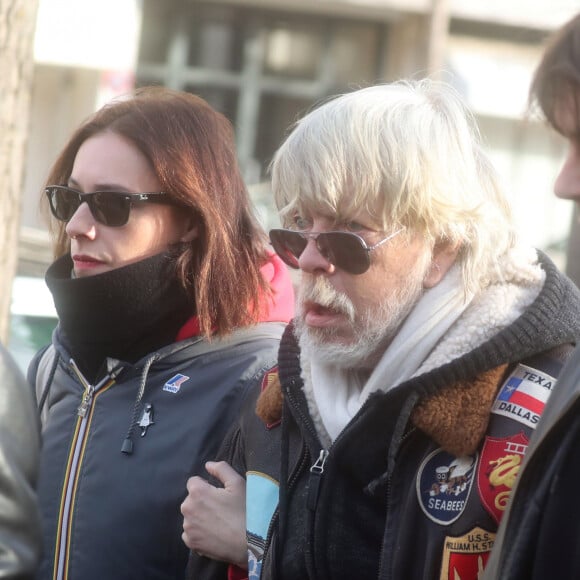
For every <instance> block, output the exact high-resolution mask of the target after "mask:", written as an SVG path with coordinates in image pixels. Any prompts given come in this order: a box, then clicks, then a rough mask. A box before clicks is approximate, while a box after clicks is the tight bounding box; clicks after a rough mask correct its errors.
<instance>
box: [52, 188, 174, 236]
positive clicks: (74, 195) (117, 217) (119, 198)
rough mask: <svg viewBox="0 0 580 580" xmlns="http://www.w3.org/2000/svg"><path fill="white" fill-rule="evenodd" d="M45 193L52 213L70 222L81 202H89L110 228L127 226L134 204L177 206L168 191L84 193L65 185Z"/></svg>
mask: <svg viewBox="0 0 580 580" xmlns="http://www.w3.org/2000/svg"><path fill="white" fill-rule="evenodd" d="M44 192H45V193H46V195H47V196H48V199H49V201H50V211H51V212H52V215H53V216H54V217H55V218H56V219H57V220H60V221H63V222H68V221H69V220H70V219H71V218H72V216H73V215H74V214H75V212H76V211H77V209H79V207H80V205H81V204H82V203H84V202H86V203H87V204H88V206H89V209H90V210H91V213H92V214H93V217H94V218H95V220H97V221H98V222H99V223H101V224H103V225H105V226H110V227H114V228H117V227H121V226H124V225H125V224H126V223H127V221H128V220H129V213H130V212H131V206H132V205H133V204H134V203H163V204H168V205H178V204H177V202H176V201H175V200H173V199H171V198H170V197H169V196H168V195H166V194H165V193H161V192H159V193H122V192H117V191H93V192H92V193H81V192H80V191H77V190H76V189H72V188H70V187H66V186H64V185H49V186H48V187H47V188H46V189H45V190H44Z"/></svg>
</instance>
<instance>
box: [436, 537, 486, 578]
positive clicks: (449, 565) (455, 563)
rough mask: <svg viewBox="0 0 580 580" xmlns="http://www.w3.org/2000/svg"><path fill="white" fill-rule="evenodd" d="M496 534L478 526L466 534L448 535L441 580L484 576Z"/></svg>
mask: <svg viewBox="0 0 580 580" xmlns="http://www.w3.org/2000/svg"><path fill="white" fill-rule="evenodd" d="M494 541H495V534H494V533H492V532H486V531H485V530H484V529H483V528H480V527H476V528H473V529H472V530H471V531H470V532H467V534H465V535H464V536H446V537H445V542H444V547H443V561H442V563H441V576H440V580H462V579H466V578H482V577H483V569H484V567H485V564H486V563H487V559H488V558H489V553H490V552H491V548H492V547H493V543H494Z"/></svg>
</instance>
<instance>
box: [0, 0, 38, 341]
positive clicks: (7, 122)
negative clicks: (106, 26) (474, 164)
mask: <svg viewBox="0 0 580 580" xmlns="http://www.w3.org/2000/svg"><path fill="white" fill-rule="evenodd" d="M37 5H38V4H37V0H0V341H2V342H6V341H7V340H8V332H9V328H10V302H11V295H12V280H13V279H14V275H15V273H16V266H17V262H18V232H19V228H20V199H21V190H22V181H23V179H22V177H23V172H24V160H25V147H26V142H27V136H28V121H29V107H30V92H31V88H32V72H33V66H34V65H33V52H32V51H33V42H34V29H35V24H36V10H37Z"/></svg>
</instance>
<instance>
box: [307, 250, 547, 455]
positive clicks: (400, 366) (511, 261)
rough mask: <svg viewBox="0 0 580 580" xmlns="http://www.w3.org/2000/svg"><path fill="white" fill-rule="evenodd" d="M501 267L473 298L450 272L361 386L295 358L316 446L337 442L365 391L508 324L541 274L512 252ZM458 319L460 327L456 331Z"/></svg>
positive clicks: (534, 291)
mask: <svg viewBox="0 0 580 580" xmlns="http://www.w3.org/2000/svg"><path fill="white" fill-rule="evenodd" d="M505 266H506V267H505V268H504V274H505V278H504V279H502V280H498V281H495V282H496V283H495V284H493V283H492V284H490V286H489V287H488V288H486V289H485V290H484V291H483V292H482V293H481V294H480V295H478V296H477V297H475V298H474V296H472V295H469V296H465V292H464V289H463V284H462V281H461V272H460V269H459V266H457V265H455V266H453V267H452V268H451V269H450V270H449V272H448V273H447V274H446V276H445V277H444V278H443V280H441V282H440V283H439V284H437V286H435V287H434V288H431V289H429V290H427V291H425V292H424V294H423V295H422V297H421V298H420V299H419V301H418V302H417V304H416V305H415V307H414V308H413V310H412V311H411V313H410V314H409V315H408V316H407V318H406V319H405V321H404V323H403V325H402V326H401V328H400V329H399V331H398V332H397V334H396V335H395V337H394V338H393V341H392V342H391V344H390V345H389V347H388V348H387V350H386V351H385V353H384V355H383V356H382V358H381V360H380V361H379V363H378V365H377V366H376V367H375V369H374V370H373V372H372V373H371V375H370V377H368V380H367V376H366V375H365V374H364V373H362V372H361V371H357V370H352V369H345V368H340V367H338V366H336V365H328V364H321V363H319V362H318V361H316V360H312V359H310V357H309V354H308V353H307V352H303V353H301V366H302V378H303V379H304V390H305V394H306V398H307V400H308V404H309V409H310V413H311V416H312V419H313V421H314V423H315V425H316V427H317V430H318V433H319V435H320V437H321V438H322V440H323V442H324V443H325V444H328V443H330V442H332V441H334V440H335V439H336V437H337V436H338V435H339V433H340V432H341V431H342V430H343V429H344V427H345V426H346V425H347V424H348V423H349V422H350V420H351V419H352V418H353V417H354V415H355V414H356V413H357V412H358V410H359V409H360V408H361V406H362V405H363V403H364V402H365V401H366V400H367V398H368V396H369V395H370V394H371V393H372V392H374V391H379V390H380V391H383V392H386V391H388V390H389V389H391V388H393V387H394V386H396V385H399V384H401V383H402V382H404V381H406V380H407V379H409V378H411V377H413V376H415V375H418V374H422V373H423V372H427V371H428V370H430V369H432V368H435V367H437V366H440V364H443V363H444V362H448V360H453V359H454V358H457V356H459V355H460V354H464V353H465V352H468V351H469V350H471V349H473V348H474V347H475V346H477V345H478V344H481V343H482V342H484V340H487V339H489V338H490V337H491V336H493V335H494V334H496V333H497V332H498V331H499V330H501V329H502V328H504V327H506V326H507V325H508V324H510V323H511V322H513V321H514V320H515V319H516V318H517V317H518V316H519V315H520V314H521V313H522V312H523V311H524V310H525V308H526V307H527V306H528V305H529V304H530V303H531V302H532V301H533V300H534V299H535V298H536V296H537V295H538V293H539V291H540V289H541V287H542V285H543V281H544V278H545V273H544V271H543V270H542V269H541V268H540V266H539V265H538V264H537V256H536V253H535V251H534V250H532V249H526V250H524V251H522V250H513V251H512V252H511V254H510V255H508V256H507V257H506V259H505ZM472 303H473V307H470V305H471V304H472ZM468 307H469V308H468ZM464 313H465V316H462V315H464ZM461 318H463V320H464V323H461V324H457V323H458V321H459V320H460V319H461ZM484 320H485V322H484Z"/></svg>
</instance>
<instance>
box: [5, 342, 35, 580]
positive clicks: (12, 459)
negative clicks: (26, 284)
mask: <svg viewBox="0 0 580 580" xmlns="http://www.w3.org/2000/svg"><path fill="white" fill-rule="evenodd" d="M39 448H40V425H39V421H38V418H37V414H36V405H35V404H34V401H33V394H32V391H31V389H30V387H29V386H28V385H27V383H26V380H25V379H24V376H23V375H22V373H21V372H20V370H19V369H18V368H17V366H16V364H15V363H14V361H13V360H12V359H11V357H10V355H9V354H8V353H7V352H6V351H5V350H4V349H3V348H2V347H1V346H0V490H1V491H0V578H10V579H28V578H33V576H34V573H35V570H36V566H37V564H38V559H39V556H40V542H41V540H40V523H39V514H38V508H37V503H36V491H35V488H36V480H37V476H38V456H39Z"/></svg>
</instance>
